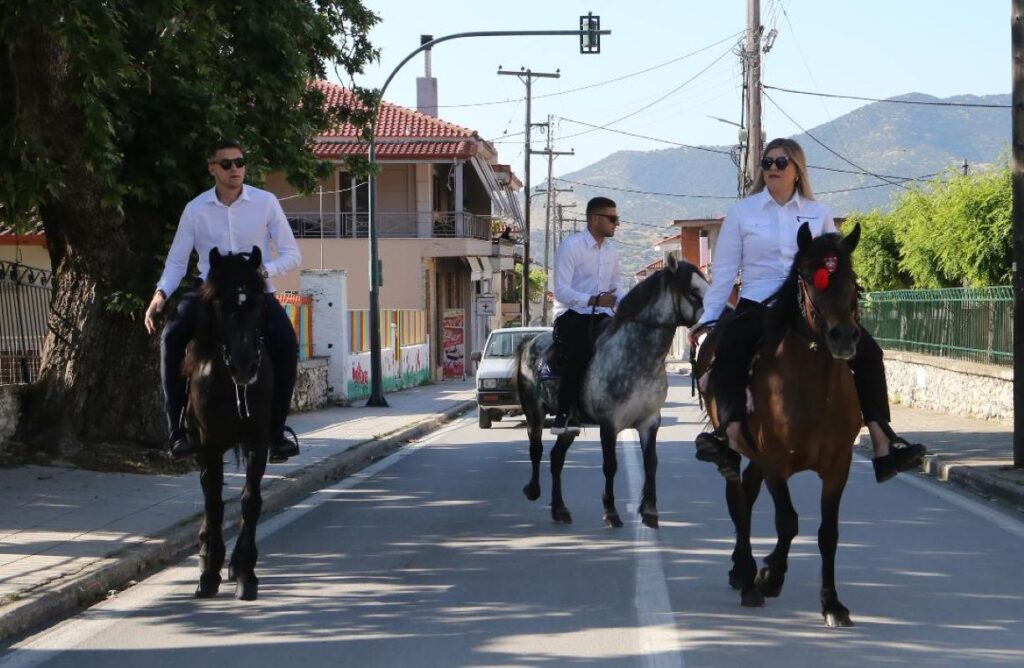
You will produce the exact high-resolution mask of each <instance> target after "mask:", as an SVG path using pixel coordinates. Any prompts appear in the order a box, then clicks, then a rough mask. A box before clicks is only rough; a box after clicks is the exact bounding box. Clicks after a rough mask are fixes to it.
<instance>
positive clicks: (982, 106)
mask: <svg viewBox="0 0 1024 668" xmlns="http://www.w3.org/2000/svg"><path fill="white" fill-rule="evenodd" d="M761 87H762V88H767V89H769V90H778V91H782V92H783V93H796V94H797V95H814V96H817V97H834V98H838V99H841V100H861V101H864V102H885V103H887V104H917V105H922V106H925V107H973V108H976V109H1010V108H1012V106H1013V105H1009V104H974V103H970V102H925V101H924V100H895V99H892V98H889V99H882V98H878V97H860V96H858V95H838V94H835V93H812V92H810V91H806V90H793V89H792V88H780V87H779V86H768V85H762V86H761ZM769 99H770V98H769ZM776 106H778V105H776Z"/></svg>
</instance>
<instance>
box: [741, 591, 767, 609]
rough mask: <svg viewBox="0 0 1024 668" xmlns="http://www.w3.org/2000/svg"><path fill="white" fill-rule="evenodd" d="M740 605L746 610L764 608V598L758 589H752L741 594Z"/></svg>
mask: <svg viewBox="0 0 1024 668" xmlns="http://www.w3.org/2000/svg"><path fill="white" fill-rule="evenodd" d="M740 605H742V606H743V607H744V608H760V607H763V606H764V596H762V595H761V592H759V591H758V590H757V589H756V588H754V587H750V588H749V589H744V590H743V591H741V592H740Z"/></svg>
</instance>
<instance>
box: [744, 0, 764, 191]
mask: <svg viewBox="0 0 1024 668" xmlns="http://www.w3.org/2000/svg"><path fill="white" fill-rule="evenodd" d="M763 30H764V26H762V25H761V0H747V44H746V50H745V51H746V52H745V54H744V62H745V64H746V70H747V183H748V184H750V183H753V182H754V179H755V178H756V177H757V170H758V169H759V168H760V167H759V163H760V161H761V149H762V148H763V147H764V138H763V135H762V131H761V32H762V31H763ZM748 187H749V186H748ZM745 191H746V188H744V194H746V192H745Z"/></svg>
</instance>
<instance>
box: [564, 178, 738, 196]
mask: <svg viewBox="0 0 1024 668" xmlns="http://www.w3.org/2000/svg"><path fill="white" fill-rule="evenodd" d="M552 181H561V182H562V183H572V184H574V185H577V186H587V187H588V188H600V189H602V190H615V191H617V192H624V193H636V194H638V195H658V196H661V197H692V198H695V199H727V200H732V199H736V196H735V195H684V194H682V193H659V192H653V191H650V190H633V189H631V188H616V187H613V186H599V185H597V184H594V183H584V182H583V181H571V180H569V179H559V178H553V179H552Z"/></svg>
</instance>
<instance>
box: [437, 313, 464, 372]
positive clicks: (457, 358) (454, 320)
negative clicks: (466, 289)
mask: <svg viewBox="0 0 1024 668" xmlns="http://www.w3.org/2000/svg"><path fill="white" fill-rule="evenodd" d="M442 332H443V338H442V341H443V343H442V344H441V365H442V367H443V368H444V377H445V378H464V377H465V374H466V312H465V311H463V310H462V309H460V308H455V309H445V311H444V322H443V324H442Z"/></svg>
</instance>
